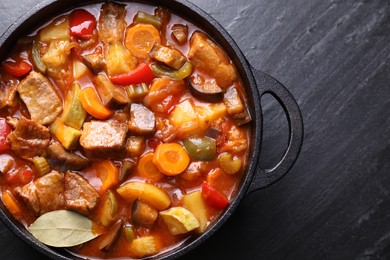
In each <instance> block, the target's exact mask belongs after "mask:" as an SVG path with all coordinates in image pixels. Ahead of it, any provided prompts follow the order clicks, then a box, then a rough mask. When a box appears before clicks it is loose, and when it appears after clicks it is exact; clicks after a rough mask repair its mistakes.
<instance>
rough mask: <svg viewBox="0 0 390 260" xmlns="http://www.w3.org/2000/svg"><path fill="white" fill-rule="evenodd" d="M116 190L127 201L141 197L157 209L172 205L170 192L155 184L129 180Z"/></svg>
mask: <svg viewBox="0 0 390 260" xmlns="http://www.w3.org/2000/svg"><path fill="white" fill-rule="evenodd" d="M116 191H117V192H118V194H119V195H120V196H122V198H124V199H125V200H127V201H134V200H136V199H137V198H140V199H141V200H142V201H144V202H145V203H148V204H149V205H150V206H152V207H153V208H155V209H157V210H164V209H167V208H168V207H169V205H171V198H170V197H169V195H168V193H167V192H166V191H165V190H163V189H160V188H158V187H156V186H155V185H153V184H149V183H142V182H127V183H125V184H124V185H122V186H121V187H119V188H118V189H117V190H116Z"/></svg>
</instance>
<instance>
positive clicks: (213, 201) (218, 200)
mask: <svg viewBox="0 0 390 260" xmlns="http://www.w3.org/2000/svg"><path fill="white" fill-rule="evenodd" d="M202 197H203V199H204V200H205V202H206V204H207V205H209V206H210V207H212V208H215V209H219V210H222V209H224V208H226V206H227V205H228V204H229V201H228V199H227V198H226V197H225V196H224V195H223V194H221V193H220V192H219V191H217V190H216V189H214V188H213V187H211V186H210V185H209V184H208V183H207V182H203V184H202Z"/></svg>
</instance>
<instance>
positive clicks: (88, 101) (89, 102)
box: [80, 87, 112, 120]
mask: <svg viewBox="0 0 390 260" xmlns="http://www.w3.org/2000/svg"><path fill="white" fill-rule="evenodd" d="M80 101H81V105H82V106H83V108H84V109H85V111H87V112H88V114H90V115H91V116H93V117H95V118H97V119H102V120H103V119H107V118H109V117H110V116H111V115H112V111H111V110H110V109H108V108H106V107H105V106H104V105H103V103H102V101H101V100H100V98H99V96H98V94H97V93H96V91H95V89H94V88H92V87H88V88H85V89H83V90H81V92H80Z"/></svg>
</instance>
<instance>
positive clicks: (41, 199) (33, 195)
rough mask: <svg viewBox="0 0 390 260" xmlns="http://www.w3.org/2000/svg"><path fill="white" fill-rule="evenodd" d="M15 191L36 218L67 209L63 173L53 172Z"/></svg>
mask: <svg viewBox="0 0 390 260" xmlns="http://www.w3.org/2000/svg"><path fill="white" fill-rule="evenodd" d="M15 191H16V193H17V194H18V195H19V196H20V197H21V198H22V199H23V201H24V203H25V204H26V205H27V207H28V208H29V209H30V210H31V212H32V213H33V214H34V215H35V216H40V215H42V214H44V213H46V212H49V211H53V210H60V209H64V208H65V196H64V192H65V190H64V176H63V175H62V174H61V173H58V172H55V171H52V172H50V173H48V174H46V175H44V176H43V177H40V178H38V179H36V180H35V181H34V182H32V183H29V184H26V185H24V186H23V187H17V188H16V189H15Z"/></svg>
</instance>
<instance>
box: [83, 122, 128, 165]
mask: <svg viewBox="0 0 390 260" xmlns="http://www.w3.org/2000/svg"><path fill="white" fill-rule="evenodd" d="M127 130H128V127H127V125H126V124H125V123H120V122H118V121H94V120H93V121H91V122H88V123H85V124H84V127H83V131H82V134H81V137H80V144H81V146H82V147H83V148H84V150H85V152H86V154H87V156H88V157H95V158H118V157H122V156H123V155H124V154H125V147H126V142H125V141H126V133H127Z"/></svg>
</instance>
